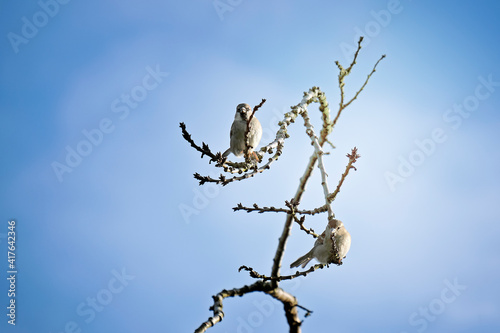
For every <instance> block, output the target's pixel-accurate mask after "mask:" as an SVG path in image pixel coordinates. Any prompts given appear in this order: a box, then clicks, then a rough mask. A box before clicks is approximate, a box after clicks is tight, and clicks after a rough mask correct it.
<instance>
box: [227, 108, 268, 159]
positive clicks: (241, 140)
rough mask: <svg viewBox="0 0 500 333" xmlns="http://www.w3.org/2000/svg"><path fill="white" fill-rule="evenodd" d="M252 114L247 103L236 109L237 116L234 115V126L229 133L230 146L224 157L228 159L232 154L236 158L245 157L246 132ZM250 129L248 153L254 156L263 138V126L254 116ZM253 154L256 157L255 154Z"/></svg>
mask: <svg viewBox="0 0 500 333" xmlns="http://www.w3.org/2000/svg"><path fill="white" fill-rule="evenodd" d="M251 114H252V108H251V107H250V105H248V104H246V103H241V104H238V106H237V107H236V114H235V115H234V121H233V125H232V126H231V132H230V133H229V138H230V146H229V148H228V149H227V150H226V151H225V152H224V154H222V157H227V156H228V155H229V154H230V153H233V154H234V156H236V157H240V156H242V155H243V153H244V152H245V148H246V147H245V141H246V139H245V132H246V130H247V122H248V118H249V117H250V115H251ZM249 127H250V128H249V137H248V145H249V149H248V153H249V154H252V153H253V150H254V149H255V148H256V147H257V146H258V145H259V142H260V139H261V138H262V126H261V125H260V122H259V120H258V119H257V118H256V117H255V116H254V117H253V118H252V120H251V121H250V125H249ZM253 154H254V155H255V153H253Z"/></svg>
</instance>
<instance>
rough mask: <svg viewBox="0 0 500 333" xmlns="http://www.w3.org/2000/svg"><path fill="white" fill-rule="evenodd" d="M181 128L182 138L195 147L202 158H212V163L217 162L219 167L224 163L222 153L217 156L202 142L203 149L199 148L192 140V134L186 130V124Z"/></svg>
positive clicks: (182, 124) (181, 124) (180, 125)
mask: <svg viewBox="0 0 500 333" xmlns="http://www.w3.org/2000/svg"><path fill="white" fill-rule="evenodd" d="M179 127H180V128H181V130H182V137H183V138H184V139H185V140H186V141H187V142H189V144H191V147H193V148H194V149H196V150H197V151H199V152H200V153H201V158H203V156H205V155H207V156H208V157H210V161H209V162H210V163H211V162H217V164H218V165H219V164H221V163H222V161H223V157H222V154H221V153H220V152H218V153H216V154H214V153H212V151H211V150H210V148H209V147H208V145H207V144H206V143H205V142H202V147H200V146H198V145H197V144H196V143H195V142H194V141H193V139H192V138H191V134H189V132H188V131H187V130H186V124H184V123H180V124H179Z"/></svg>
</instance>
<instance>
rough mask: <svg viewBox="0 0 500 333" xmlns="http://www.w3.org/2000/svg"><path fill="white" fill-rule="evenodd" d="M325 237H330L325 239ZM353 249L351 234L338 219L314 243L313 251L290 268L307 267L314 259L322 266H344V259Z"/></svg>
mask: <svg viewBox="0 0 500 333" xmlns="http://www.w3.org/2000/svg"><path fill="white" fill-rule="evenodd" d="M325 235H329V236H328V237H325ZM333 236H335V243H336V245H337V250H338V254H339V258H340V259H339V260H337V258H336V256H335V251H334V248H333V239H332V237H333ZM350 247H351V234H349V232H348V231H347V230H346V228H345V227H344V224H343V223H342V221H340V220H337V219H331V220H330V221H329V222H328V224H327V226H326V229H325V231H323V233H322V234H321V235H320V236H319V237H318V239H317V240H316V242H315V243H314V246H313V248H312V249H311V251H309V252H307V253H306V254H304V255H303V256H302V257H300V258H299V259H297V260H295V261H294V262H292V263H291V264H290V268H293V267H299V266H301V265H302V268H304V267H306V265H307V264H308V263H309V261H311V260H312V259H313V258H316V260H318V261H319V262H320V263H321V264H324V265H325V264H332V263H333V264H337V265H340V264H342V259H343V258H345V256H346V254H347V252H348V251H349V248H350Z"/></svg>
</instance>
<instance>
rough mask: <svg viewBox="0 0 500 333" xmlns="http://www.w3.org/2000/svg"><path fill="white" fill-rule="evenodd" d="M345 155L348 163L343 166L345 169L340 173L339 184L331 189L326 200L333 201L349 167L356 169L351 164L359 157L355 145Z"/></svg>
mask: <svg viewBox="0 0 500 333" xmlns="http://www.w3.org/2000/svg"><path fill="white" fill-rule="evenodd" d="M346 156H347V157H348V158H349V163H347V166H346V167H345V171H344V173H343V174H342V177H341V178H340V181H339V184H338V185H337V188H336V189H335V191H333V193H331V194H330V195H328V202H333V200H335V198H336V197H337V194H339V192H340V187H341V186H342V184H343V183H344V180H345V179H346V177H347V175H348V174H349V170H351V169H354V170H356V167H355V166H353V164H354V163H356V161H357V159H358V158H360V157H361V155H359V154H358V148H356V147H354V148H353V149H352V150H351V153H350V154H347V155H346Z"/></svg>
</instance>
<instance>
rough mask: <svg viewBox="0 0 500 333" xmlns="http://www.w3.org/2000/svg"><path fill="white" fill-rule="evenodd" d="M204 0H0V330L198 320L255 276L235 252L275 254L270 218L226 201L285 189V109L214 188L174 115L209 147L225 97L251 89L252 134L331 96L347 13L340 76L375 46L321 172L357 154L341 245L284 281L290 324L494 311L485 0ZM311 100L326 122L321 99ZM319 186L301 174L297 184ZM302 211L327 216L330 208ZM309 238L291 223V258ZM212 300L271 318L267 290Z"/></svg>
mask: <svg viewBox="0 0 500 333" xmlns="http://www.w3.org/2000/svg"><path fill="white" fill-rule="evenodd" d="M214 3H216V2H214V1H168V2H165V1H155V0H146V1H141V2H139V1H120V2H118V1H107V2H101V1H86V2H82V1H75V0H73V1H67V0H66V2H65V1H62V0H59V2H56V0H41V1H39V2H37V1H26V2H22V3H20V2H13V1H2V2H1V10H0V22H1V23H0V35H1V36H3V37H2V38H1V42H0V43H1V45H0V87H1V88H0V110H1V112H0V138H1V140H0V142H1V146H0V147H1V148H0V149H1V155H0V156H2V160H1V173H0V184H1V186H0V249H1V252H2V253H4V254H0V257H1V258H4V259H2V260H0V270H1V276H2V277H3V278H2V279H1V281H0V304H1V307H0V308H1V309H3V310H0V315H1V316H0V318H3V319H1V320H0V328H1V331H2V332H23V333H24V332H47V333H49V332H71V331H74V332H78V331H79V330H81V332H118V331H119V332H144V331H147V332H190V331H191V332H192V331H194V329H195V328H196V327H198V325H199V324H200V323H201V322H202V321H204V320H206V319H207V318H208V316H209V315H210V314H211V312H209V311H208V308H209V306H210V305H211V300H212V298H211V296H212V295H214V294H216V293H217V292H219V291H220V290H222V289H224V288H226V289H228V288H234V287H240V286H243V285H245V284H250V283H252V280H251V278H250V277H249V276H248V275H247V274H245V273H238V272H237V268H238V267H239V266H240V265H248V266H251V267H253V268H255V269H256V270H257V271H259V272H261V273H263V274H268V273H269V272H270V269H271V266H272V258H273V256H274V251H275V250H276V246H277V242H278V237H279V235H280V233H281V228H282V225H283V221H284V216H280V215H275V214H270V215H265V214H262V215H261V214H246V213H241V212H239V213H238V212H237V213H233V212H232V209H231V208H232V207H234V206H235V205H236V204H237V203H239V202H241V203H243V204H246V205H251V204H252V203H254V202H256V203H258V204H260V205H266V206H269V205H275V206H283V202H284V200H289V199H290V198H291V197H292V196H293V195H294V193H295V190H296V187H297V184H298V179H299V177H300V176H301V175H302V173H303V171H304V168H305V166H306V163H307V161H308V156H309V155H310V154H311V152H312V148H311V146H310V143H309V139H308V137H307V136H306V135H305V133H304V128H303V127H302V121H297V122H296V124H294V126H293V127H292V128H290V134H291V136H292V137H291V138H290V139H289V141H288V142H287V145H286V147H285V150H284V154H283V156H282V157H281V158H280V160H279V161H278V162H276V163H275V164H274V165H273V167H272V168H271V169H270V170H269V171H268V172H266V173H264V174H262V175H259V176H256V177H255V178H253V179H251V180H249V181H244V182H239V183H235V184H230V185H228V186H226V187H224V188H219V187H216V186H206V187H199V186H198V184H197V181H196V180H195V179H194V178H193V177H192V174H193V173H194V172H199V173H202V174H210V173H213V172H214V171H216V170H214V169H213V167H212V166H211V165H208V163H206V162H207V161H206V160H202V159H200V158H199V154H198V153H197V152H195V151H194V150H193V149H191V148H190V147H189V145H188V144H187V143H186V142H185V141H184V140H183V139H182V137H181V135H180V129H179V127H178V124H179V122H185V123H186V125H187V127H188V130H189V131H190V132H191V134H192V135H193V138H194V139H195V140H196V141H197V142H201V141H204V142H207V143H208V144H209V145H210V147H212V148H213V149H214V150H220V151H223V150H225V149H226V148H227V145H228V144H229V138H228V136H229V135H228V134H229V128H230V126H231V122H232V118H233V116H234V110H235V107H236V105H237V104H239V103H243V102H245V103H249V104H250V105H256V104H258V103H259V102H260V100H261V99H262V98H266V99H267V102H266V104H265V105H264V107H263V108H262V109H261V110H260V111H259V113H258V117H259V120H260V121H261V123H262V126H263V128H264V137H263V140H262V141H263V142H262V143H264V141H269V138H270V135H271V133H272V132H273V130H275V128H276V123H277V121H278V119H279V117H280V116H281V115H282V114H283V113H284V112H286V111H287V110H288V109H289V107H290V106H291V105H295V104H297V103H298V102H300V100H301V98H302V93H303V91H307V90H308V89H309V88H311V87H312V86H319V87H320V88H321V89H322V90H323V91H324V92H325V93H326V95H327V98H328V100H329V102H330V105H331V106H332V109H335V107H336V106H337V105H338V101H339V93H338V86H337V74H338V72H337V69H336V66H335V63H334V61H335V60H339V61H340V62H341V63H343V64H345V65H347V64H348V63H349V61H350V55H349V52H348V50H349V49H351V48H352V47H354V46H355V41H357V39H358V37H359V35H360V34H363V35H364V36H365V41H364V44H363V45H364V48H363V49H362V51H361V53H360V55H359V58H358V63H357V65H356V66H355V68H354V70H353V72H352V74H351V76H350V77H349V78H348V79H347V82H346V94H347V96H352V94H353V93H354V92H355V91H356V89H357V88H358V87H359V86H360V84H362V82H363V80H364V79H365V77H366V74H368V73H369V71H370V70H371V68H372V66H373V64H374V63H375V62H376V61H377V60H378V59H379V57H380V56H381V55H382V54H387V58H386V59H384V60H383V61H382V62H381V63H380V65H379V67H378V70H377V72H376V73H375V74H374V76H373V77H372V79H371V81H370V83H369V84H368V86H367V87H366V89H365V91H363V93H362V94H361V95H360V97H359V98H358V99H357V100H356V101H355V102H354V103H353V104H352V105H351V106H350V107H349V108H348V109H347V110H346V111H345V112H344V113H343V114H342V116H341V118H340V120H339V123H338V124H337V126H336V128H335V130H334V132H333V133H332V134H331V137H330V138H331V140H332V142H333V143H334V144H335V145H336V149H335V150H333V151H332V152H331V155H329V156H327V157H326V159H325V164H326V167H327V172H328V174H329V182H330V187H333V186H335V185H336V183H337V181H338V178H339V176H340V174H341V173H342V172H343V170H344V168H345V165H346V163H347V159H346V158H345V154H346V153H348V152H349V151H350V149H351V148H352V147H354V146H356V147H358V149H359V153H360V154H361V158H360V159H359V161H358V162H357V169H358V170H357V171H356V172H352V173H351V174H349V177H348V179H347V180H346V182H345V183H344V185H343V187H342V191H341V192H340V194H339V196H338V197H337V199H336V201H335V202H334V204H333V209H334V211H335V213H336V216H337V217H338V218H339V219H341V220H342V221H344V224H345V226H346V228H347V229H348V230H349V231H350V233H351V235H352V247H351V250H350V252H349V254H348V256H347V258H346V259H345V262H344V265H342V266H341V267H330V268H329V269H326V270H321V271H318V272H315V273H314V274H311V275H310V276H308V277H307V278H300V279H296V280H294V281H292V282H284V283H282V287H283V288H284V289H285V290H288V291H290V292H292V293H293V294H294V295H295V296H296V297H297V298H298V300H299V303H300V304H301V305H303V306H305V307H307V308H309V309H311V310H313V311H314V313H313V315H312V316H311V317H308V318H305V320H304V323H303V331H304V332H332V331H335V332H352V333H355V332H398V333H401V332H407V333H411V332H478V331H481V332H498V330H499V329H500V319H499V318H500V302H499V300H498V295H499V293H500V286H499V284H498V281H499V278H500V256H499V250H500V246H499V243H498V234H499V232H500V226H499V222H500V215H499V212H498V209H497V207H496V204H497V203H498V202H499V200H500V195H499V194H498V188H499V185H500V180H499V177H498V170H499V167H500V154H499V153H498V150H497V149H496V146H497V145H496V143H497V142H498V140H499V139H500V134H499V131H498V128H499V125H500V116H499V113H498V109H499V105H500V71H499V67H498V64H499V60H500V49H499V46H498V43H497V40H498V37H499V35H498V32H499V31H500V23H499V21H498V15H499V13H500V4H498V3H497V2H495V1H483V2H481V3H480V4H477V3H473V2H456V1H440V2H438V3H436V2H433V1H410V0H401V1H392V0H391V1H349V2H348V1H329V2H327V1H314V0H313V1H308V2H303V1H300V2H299V1H296V2H290V1H274V2H266V1H245V0H241V1H236V0H234V1H229V0H221V1H220V2H219V6H221V5H220V3H223V4H225V5H226V6H227V7H224V8H225V9H226V10H225V11H222V12H221V11H220V12H217V10H216V8H215V6H214ZM44 8H45V9H44ZM221 8H222V7H221ZM35 24H36V25H35ZM310 114H311V118H312V120H313V123H314V124H315V125H316V128H319V126H320V122H319V119H320V118H319V117H320V114H319V112H317V106H316V105H312V106H311V107H310ZM266 143H267V142H266ZM75 151H76V152H77V153H78V151H80V152H82V153H81V154H80V155H81V156H80V157H79V158H78V157H75V156H74V154H75V153H71V152H75ZM68 155H73V156H72V157H68ZM68 161H69V162H68ZM55 165H56V166H58V167H55ZM61 165H62V166H63V167H62V169H61ZM54 168H56V169H54ZM55 170H59V171H55ZM217 171H218V170H217ZM388 179H389V180H388ZM322 200H323V198H322V189H321V187H320V178H319V173H318V172H315V174H314V176H313V178H312V182H311V184H310V185H309V186H308V188H307V192H306V194H305V196H304V199H303V202H302V204H303V206H304V207H307V208H310V207H316V206H319V205H321V203H322V202H323V201H322ZM186 207H189V209H192V211H195V213H193V214H191V215H189V216H187V215H186V214H182V210H183V209H186ZM11 219H15V220H16V223H17V228H16V231H17V239H16V245H17V250H16V253H17V268H18V275H17V281H16V282H17V284H16V303H17V313H16V314H17V318H16V327H12V326H11V325H9V324H8V323H7V319H8V318H7V316H6V313H7V309H6V306H7V305H8V302H9V298H8V296H7V291H8V288H9V284H8V282H7V280H6V277H7V259H6V256H7V239H6V237H5V236H6V233H7V231H8V230H7V226H8V225H7V222H8V221H9V220H11ZM308 223H309V225H310V226H311V227H313V228H314V229H316V230H321V229H322V228H323V227H324V218H322V217H315V218H311V219H309V220H308ZM306 236H307V235H305V234H303V233H301V232H299V230H298V228H294V229H293V231H292V236H291V238H290V240H289V243H288V245H287V249H286V253H285V256H284V263H283V265H284V267H285V268H284V269H283V273H284V274H288V273H291V270H289V269H287V268H286V267H287V266H288V265H289V263H290V262H292V261H293V260H295V259H296V258H297V257H298V256H299V255H302V254H303V253H305V252H306V251H308V250H309V249H310V247H311V246H312V241H311V239H310V238H308V237H306ZM224 311H225V315H226V317H225V318H224V321H223V322H222V323H220V324H218V325H217V326H216V327H214V328H212V329H210V332H214V333H216V332H285V331H287V325H286V321H285V318H284V316H283V311H282V307H281V305H280V304H279V303H277V302H275V301H274V300H272V299H270V298H269V297H268V296H265V295H263V294H260V293H256V294H251V295H246V296H244V297H243V298H237V299H227V300H226V301H225V303H224ZM303 315H304V313H301V316H302V318H303Z"/></svg>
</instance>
